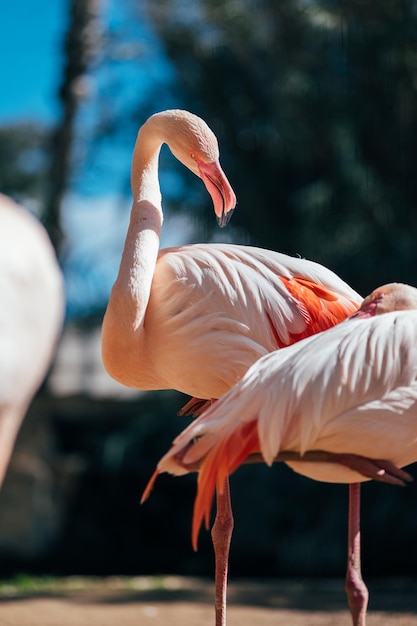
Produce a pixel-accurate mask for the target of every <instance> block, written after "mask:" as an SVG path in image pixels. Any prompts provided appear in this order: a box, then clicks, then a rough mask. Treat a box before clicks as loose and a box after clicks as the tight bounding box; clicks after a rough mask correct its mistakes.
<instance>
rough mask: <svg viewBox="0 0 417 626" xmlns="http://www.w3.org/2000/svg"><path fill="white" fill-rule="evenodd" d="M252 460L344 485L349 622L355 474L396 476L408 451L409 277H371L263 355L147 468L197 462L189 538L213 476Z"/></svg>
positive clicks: (416, 441)
mask: <svg viewBox="0 0 417 626" xmlns="http://www.w3.org/2000/svg"><path fill="white" fill-rule="evenodd" d="M261 459H263V460H264V461H265V463H267V464H268V465H272V463H273V462H274V461H276V460H283V461H285V462H287V463H288V465H289V466H290V467H292V469H293V470H294V471H296V472H298V473H300V474H303V475H304V476H308V477H309V478H312V479H314V480H319V481H325V482H337V483H349V484H350V511H349V532H348V568H347V576H346V588H347V594H348V601H349V606H350V610H351V613H352V619H353V624H354V625H355V626H364V625H365V616H366V608H367V599H368V591H367V588H366V586H365V583H364V582H363V579H362V576H361V571H360V543H359V541H360V535H359V495H360V483H361V482H363V481H364V480H368V479H369V478H376V479H378V480H382V481H385V482H392V483H393V484H405V482H406V481H408V480H410V476H409V475H408V474H407V473H406V472H404V471H403V470H401V469H399V468H402V467H404V466H406V465H409V464H410V463H413V462H415V461H417V289H416V288H414V287H411V286H409V285H404V284H400V283H391V284H388V285H384V286H382V287H379V288H378V289H376V290H374V291H373V292H372V293H371V294H370V295H369V296H368V297H366V298H365V300H364V301H363V303H362V306H361V308H360V309H359V311H358V312H357V313H355V314H353V315H352V316H351V319H350V320H347V321H344V322H342V323H340V324H339V325H337V326H335V327H333V328H331V329H330V330H327V331H326V332H324V333H321V334H318V335H315V336H313V337H309V338H306V339H304V340H302V341H300V342H298V343H297V344H294V345H292V346H290V347H287V348H285V349H283V350H278V351H275V352H272V353H270V354H268V355H266V356H264V357H262V358H261V359H260V360H259V361H257V362H256V363H255V364H254V365H252V366H251V367H250V368H249V370H248V371H247V373H246V374H245V375H244V376H243V378H242V379H241V380H240V381H239V382H238V383H237V384H236V385H235V386H234V387H233V388H232V389H231V390H230V391H229V392H228V393H226V394H225V395H224V396H223V397H222V398H221V399H220V400H218V401H217V402H216V403H215V404H213V406H211V407H210V408H209V409H208V410H206V411H205V412H204V413H203V414H202V415H201V416H200V417H198V418H197V419H196V420H195V421H194V422H192V423H191V424H190V426H189V427H188V428H187V429H185V431H183V433H181V434H180V435H179V436H178V437H177V439H176V440H175V441H174V443H173V446H172V448H171V449H170V450H169V451H168V453H167V454H166V455H165V456H164V457H163V458H162V459H161V461H160V462H159V464H158V469H157V472H158V473H161V472H169V473H171V474H174V475H181V474H184V473H187V472H189V471H195V470H196V469H199V478H198V492H197V496H196V500H195V505H194V514H193V530H192V540H193V544H194V546H195V547H196V543H197V535H198V532H199V529H200V526H201V523H202V521H203V519H205V521H206V525H207V524H208V519H209V514H210V507H211V501H212V497H213V493H214V489H215V487H216V486H217V489H218V490H221V489H222V486H223V484H224V482H225V479H226V478H227V477H228V476H229V475H230V474H231V473H232V472H234V471H235V470H236V469H237V467H238V466H239V465H240V464H242V463H244V462H245V461H250V462H254V461H258V460H261ZM382 459H384V460H382Z"/></svg>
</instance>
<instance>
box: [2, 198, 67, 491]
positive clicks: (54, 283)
mask: <svg viewBox="0 0 417 626" xmlns="http://www.w3.org/2000/svg"><path fill="white" fill-rule="evenodd" d="M0 294H1V301H2V305H1V307H0V484H1V482H2V481H3V478H4V474H5V471H6V467H7V463H8V461H9V458H10V454H11V451H12V448H13V444H14V441H15V438H16V435H17V432H18V430H19V427H20V424H21V421H22V419H23V417H24V414H25V412H26V410H27V407H28V405H29V403H30V401H31V399H32V397H33V395H34V394H35V392H36V390H37V389H38V387H39V385H40V384H41V382H42V380H43V378H44V377H45V375H46V372H47V369H48V367H49V365H50V362H51V359H52V356H53V353H54V349H55V346H56V342H57V338H58V335H59V333H60V330H61V327H62V319H63V304H64V296H63V281H62V275H61V272H60V269H59V266H58V263H57V260H56V257H55V253H54V250H53V247H52V245H51V243H50V241H49V238H48V236H47V234H46V232H45V230H44V228H43V227H42V226H41V225H40V223H39V222H38V221H37V220H36V219H35V218H34V217H32V216H31V215H30V214H29V213H28V212H27V211H25V210H24V209H22V208H21V207H20V206H18V205H17V204H15V203H14V202H13V201H12V200H10V199H9V198H7V197H6V196H3V195H1V194H0Z"/></svg>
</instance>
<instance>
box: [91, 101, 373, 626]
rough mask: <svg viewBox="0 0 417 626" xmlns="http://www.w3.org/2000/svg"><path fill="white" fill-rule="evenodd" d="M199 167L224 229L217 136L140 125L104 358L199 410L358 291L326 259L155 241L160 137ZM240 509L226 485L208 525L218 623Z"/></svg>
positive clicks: (197, 124)
mask: <svg viewBox="0 0 417 626" xmlns="http://www.w3.org/2000/svg"><path fill="white" fill-rule="evenodd" d="M163 143H167V144H168V146H169V148H170V149H171V152H172V153H173V154H174V155H175V156H176V157H177V158H178V159H179V161H180V162H181V163H183V164H184V165H185V166H186V167H187V168H188V169H190V170H191V171H192V172H193V173H194V174H196V175H197V176H199V177H200V178H201V179H202V180H203V182H204V184H205V186H206V188H207V191H208V192H209V194H210V195H211V197H212V200H213V204H214V211H215V214H216V216H217V220H218V222H219V225H220V226H224V225H225V224H226V223H227V222H228V220H229V218H230V216H231V214H232V211H233V209H234V207H235V204H236V197H235V194H234V192H233V190H232V188H231V186H230V184H229V182H228V180H227V178H226V176H225V174H224V172H223V171H222V169H221V167H220V163H219V150H218V144H217V139H216V137H215V135H214V133H213V132H212V131H211V130H210V128H209V127H208V126H207V124H206V123H205V122H204V121H203V120H201V119H200V118H199V117H197V116H196V115H193V114H191V113H189V112H187V111H181V110H171V111H163V112H161V113H157V114H155V115H153V116H151V117H150V118H149V119H148V120H147V121H146V122H145V124H144V125H143V126H142V127H141V129H140V130H139V134H138V138H137V141H136V145H135V149H134V154H133V163H132V192H133V206H132V212H131V220H130V225H129V228H128V232H127V236H126V242H125V246H124V250H123V254H122V259H121V264H120V269H119V274H118V276H117V279H116V282H115V284H114V286H113V289H112V292H111V295H110V299H109V303H108V307H107V311H106V314H105V317H104V320H103V331H102V355H103V362H104V365H105V367H106V369H107V371H108V372H109V373H110V375H111V376H113V377H114V378H115V379H116V380H118V381H119V382H121V383H122V384H124V385H127V386H131V387H136V388H139V389H177V390H179V391H182V392H183V393H186V394H188V395H191V396H194V399H193V400H192V401H191V403H189V404H188V405H187V407H186V409H187V410H192V411H198V410H201V407H202V406H203V407H204V406H205V405H206V404H207V403H210V402H211V400H212V399H217V398H220V397H221V396H222V395H223V394H224V393H226V392H227V391H228V390H229V389H230V388H231V387H232V386H233V385H235V384H236V383H237V382H238V380H239V379H240V378H241V377H242V376H243V374H244V373H245V372H246V370H247V369H248V368H249V367H250V365H252V363H254V362H255V361H256V360H258V359H259V358H260V357H261V356H263V355H265V354H267V353H268V352H271V351H272V350H276V349H277V348H281V347H283V346H286V345H288V344H290V343H293V342H295V341H298V340H300V339H302V338H303V337H306V336H309V335H311V334H313V333H316V332H319V331H322V330H325V329H327V328H329V327H330V326H333V325H334V324H336V323H338V322H340V321H341V320H342V319H344V318H345V317H347V316H348V315H350V314H351V313H353V312H354V311H355V310H357V308H358V306H359V304H360V302H361V301H362V298H361V297H360V296H359V295H358V294H357V293H356V292H355V291H353V290H352V289H351V288H350V287H349V286H348V285H346V283H344V282H343V281H342V280H341V279H340V278H338V277H337V276H336V275H335V274H334V273H333V272H331V271H330V270H328V269H327V268H325V267H323V266H320V265H318V264H316V263H313V262H311V261H306V260H303V259H298V258H290V257H288V256H286V255H283V254H279V253H277V252H271V251H269V250H263V249H260V248H254V247H249V246H237V245H229V244H208V245H203V244H198V245H188V246H181V247H177V248H167V249H164V250H159V239H160V232H161V227H162V219H163V216H162V206H161V193H160V188H159V182H158V157H159V152H160V148H161V145H162V144H163ZM232 527H233V517H232V512H231V506H230V498H229V489H228V483H227V482H226V485H225V486H224V489H223V490H221V491H220V493H219V496H218V501H217V517H216V521H215V524H214V526H213V530H212V535H213V545H214V551H215V563H216V565H215V569H216V624H217V626H220V625H221V624H224V623H225V593H226V580H227V562H228V550H229V544H230V537H231V533H232Z"/></svg>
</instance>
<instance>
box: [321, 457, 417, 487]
mask: <svg viewBox="0 0 417 626" xmlns="http://www.w3.org/2000/svg"><path fill="white" fill-rule="evenodd" d="M327 455H328V461H330V462H333V461H334V462H335V463H339V464H341V465H345V466H346V467H349V468H350V469H352V470H355V471H356V472H358V473H359V474H362V476H367V477H368V478H372V479H373V480H377V481H379V482H383V483H389V484H390V485H399V486H400V487H405V484H406V483H407V482H412V480H413V478H412V476H410V474H408V473H407V472H405V471H404V470H402V469H400V468H399V467H396V466H395V465H393V463H391V462H390V461H384V460H383V459H368V458H366V457H364V456H359V455H357V454H332V453H329V452H328V453H327Z"/></svg>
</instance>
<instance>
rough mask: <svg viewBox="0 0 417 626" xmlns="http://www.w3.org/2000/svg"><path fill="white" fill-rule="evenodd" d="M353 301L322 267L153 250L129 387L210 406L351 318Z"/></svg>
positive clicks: (259, 255) (215, 252) (219, 248)
mask: <svg viewBox="0 0 417 626" xmlns="http://www.w3.org/2000/svg"><path fill="white" fill-rule="evenodd" d="M360 301H361V298H360V297H359V296H358V295H357V294H356V293H355V292H354V291H353V290H352V289H350V288H349V287H348V286H347V285H346V284H345V283H344V282H343V281H342V280H340V279H339V278H338V277H337V276H336V275H335V274H333V272H331V271H330V270H328V269H327V268H325V267H323V266H320V265H318V264H316V263H313V262H311V261H306V260H303V259H297V258H291V257H288V256H286V255H283V254H279V253H277V252H272V251H268V250H262V249H260V248H253V247H249V246H237V245H230V244H208V245H202V244H199V245H191V246H183V247H180V248H170V249H165V250H162V251H161V252H160V254H159V257H158V261H157V263H156V267H155V273H154V277H153V281H152V289H151V293H150V298H149V303H148V307H147V310H146V315H145V320H144V327H145V329H146V339H145V343H144V349H143V352H142V353H141V355H138V357H140V358H138V363H137V367H136V368H135V369H134V371H133V372H131V374H130V376H132V377H134V378H133V380H132V381H130V382H132V383H133V384H134V386H138V387H140V388H142V389H143V388H145V389H163V388H175V389H177V390H179V391H182V392H184V393H187V394H189V395H192V396H196V397H198V398H204V399H210V398H219V397H221V396H222V395H223V394H224V393H225V392H226V391H228V390H229V389H230V388H231V387H232V386H233V385H234V384H235V383H236V382H237V381H238V380H239V379H240V378H241V377H242V376H243V374H244V373H245V372H246V370H247V369H248V368H249V366H250V365H251V364H252V363H254V362H255V361H256V360H258V359H259V358H260V357H261V356H263V355H265V354H267V353H268V352H271V351H273V350H276V349H277V348H280V347H283V346H286V345H288V344H290V343H293V342H295V341H298V340H299V339H301V338H303V337H305V336H308V335H310V334H312V333H316V332H319V331H321V330H325V329H326V328H329V327H330V326H333V325H334V324H336V323H338V322H339V321H340V320H342V319H344V318H345V317H346V316H347V315H349V314H350V313H353V312H354V311H355V310H356V309H357V306H358V303H359V302H360Z"/></svg>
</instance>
